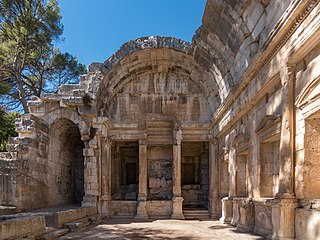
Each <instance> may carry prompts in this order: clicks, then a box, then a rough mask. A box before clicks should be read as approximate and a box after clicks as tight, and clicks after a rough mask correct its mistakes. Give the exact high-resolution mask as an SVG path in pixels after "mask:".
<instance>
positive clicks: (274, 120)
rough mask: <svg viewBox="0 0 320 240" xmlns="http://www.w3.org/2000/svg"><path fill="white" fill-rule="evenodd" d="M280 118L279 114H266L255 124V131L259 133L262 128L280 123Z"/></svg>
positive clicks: (265, 128)
mask: <svg viewBox="0 0 320 240" xmlns="http://www.w3.org/2000/svg"><path fill="white" fill-rule="evenodd" d="M280 120H281V117H280V116H279V115H267V116H265V117H264V118H263V119H262V120H261V122H260V123H259V125H258V126H257V129H256V132H257V133H260V132H263V131H264V130H267V129H269V128H271V127H274V126H275V125H277V124H279V123H280Z"/></svg>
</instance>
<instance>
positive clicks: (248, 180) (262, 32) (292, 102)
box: [0, 0, 320, 239]
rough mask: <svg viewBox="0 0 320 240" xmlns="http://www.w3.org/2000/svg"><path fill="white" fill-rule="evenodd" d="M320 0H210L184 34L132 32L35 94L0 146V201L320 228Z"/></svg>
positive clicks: (309, 234)
mask: <svg viewBox="0 0 320 240" xmlns="http://www.w3.org/2000/svg"><path fill="white" fill-rule="evenodd" d="M319 2H320V1H319V0H281V1H280V0H254V1H253V0H241V1H240V0H225V1H218V0H208V1H207V5H206V8H205V12H204V16H203V20H202V26H201V27H200V28H199V29H198V30H196V33H195V35H194V37H193V40H192V43H188V42H185V41H183V40H180V39H176V38H172V37H159V36H152V37H143V38H139V39H136V40H133V41H129V42H127V43H125V44H124V45H123V46H122V47H121V48H120V50H119V51H117V52H116V53H115V54H114V55H112V56H111V57H110V58H109V59H107V60H106V61H105V62H104V63H92V64H91V65H90V66H89V68H88V70H89V72H88V74H86V75H84V76H82V77H81V79H80V83H79V84H76V85H62V86H61V87H60V89H59V92H58V93H54V94H44V95H43V96H42V98H41V99H38V98H34V99H33V100H32V101H30V102H29V103H28V106H29V109H30V114H24V115H22V116H21V119H19V121H18V122H17V129H18V132H19V137H16V138H12V139H10V142H9V145H8V149H9V152H8V153H1V155H0V189H1V191H0V205H1V207H0V213H1V214H2V215H4V214H9V213H13V212H23V211H26V210H32V209H36V208H45V207H51V206H59V205H61V206H63V205H65V204H79V205H80V204H81V206H82V207H89V208H90V209H94V210H90V211H93V212H98V214H100V215H102V216H103V217H107V218H116V217H122V218H136V219H148V218H167V219H169V218H172V219H185V218H187V219H188V218H190V216H192V214H195V213H197V214H200V213H201V214H202V216H203V217H205V216H206V217H209V218H212V219H220V220H221V221H222V222H224V223H231V224H232V225H234V226H235V227H236V228H237V229H238V230H241V231H251V232H254V233H257V234H259V235H262V236H265V237H267V238H269V239H320V230H319V229H320V4H319ZM71 215H72V214H71ZM35 221H39V222H41V224H44V223H43V221H44V220H43V219H41V218H40V217H39V219H36V220H35ZM35 231H39V230H38V229H37V230H35Z"/></svg>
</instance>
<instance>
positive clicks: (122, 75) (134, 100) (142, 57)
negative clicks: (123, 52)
mask: <svg viewBox="0 0 320 240" xmlns="http://www.w3.org/2000/svg"><path fill="white" fill-rule="evenodd" d="M121 95H123V96H121ZM124 95H127V97H124ZM187 96H191V98H192V99H193V100H192V101H193V103H190V104H189V103H188V100H187V99H186V97H187ZM119 97H120V98H121V97H123V98H122V100H116V98H119ZM115 101H118V102H115ZM197 101H199V102H200V103H198V102H197ZM151 102H153V103H154V104H151ZM220 103H221V101H220V96H219V92H218V86H217V85H216V83H215V81H214V80H213V76H211V75H210V73H209V72H207V71H206V70H205V69H203V68H202V67H201V66H200V65H199V64H197V63H196V62H195V61H194V59H193V56H192V55H189V54H187V53H185V52H181V51H177V50H176V49H170V48H152V49H144V50H140V51H138V52H135V53H133V54H131V55H128V56H126V57H124V58H123V59H122V60H121V61H120V62H119V63H117V64H115V65H114V67H113V68H112V69H110V70H109V72H108V73H107V74H106V76H105V77H104V78H103V79H102V80H101V82H100V85H99V90H98V93H97V111H98V114H99V115H100V116H107V117H111V119H112V118H113V117H112V115H117V114H118V115H119V114H120V113H116V112H117V110H116V109H115V108H119V109H124V108H126V109H133V108H135V109H137V110H139V111H140V114H139V115H142V114H145V113H152V114H160V115H166V116H168V115H176V116H177V115H179V114H180V115H181V114H182V113H179V110H180V109H183V108H184V107H185V108H186V109H187V108H190V107H188V106H191V105H192V106H196V105H198V106H199V107H198V109H200V111H202V113H205V114H206V116H204V115H205V114H202V115H201V113H200V114H199V117H198V118H193V119H197V120H199V119H201V120H200V121H202V120H203V121H204V122H205V121H207V122H208V121H209V120H210V119H211V117H212V115H213V113H214V112H215V110H216V109H217V108H218V106H219V105H220ZM121 104H122V105H121ZM148 104H151V105H150V106H148ZM179 104H182V105H179ZM183 104H184V105H183ZM159 106H160V107H159ZM148 107H149V108H152V109H153V110H150V111H149V110H146V112H143V111H142V112H141V110H142V109H148ZM166 109H167V110H168V111H171V113H165V112H167V110H166ZM139 111H138V112H139ZM118 112H119V111H118ZM172 112H174V113H172ZM125 115H132V113H128V112H127V113H125ZM186 115H188V114H186ZM118 118H121V117H118ZM178 118H179V117H178ZM191 119H192V117H191V116H189V117H187V119H182V121H192V120H191ZM131 121H132V119H131ZM137 121H138V120H137Z"/></svg>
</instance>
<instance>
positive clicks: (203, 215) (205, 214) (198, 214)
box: [183, 208, 210, 220]
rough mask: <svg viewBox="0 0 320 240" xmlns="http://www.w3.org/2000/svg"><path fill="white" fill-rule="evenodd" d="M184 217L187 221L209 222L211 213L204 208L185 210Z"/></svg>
mask: <svg viewBox="0 0 320 240" xmlns="http://www.w3.org/2000/svg"><path fill="white" fill-rule="evenodd" d="M183 215H184V217H185V219H186V220H209V219H210V214H209V211H208V210H207V209H203V208H186V209H183Z"/></svg>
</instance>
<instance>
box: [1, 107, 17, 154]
mask: <svg viewBox="0 0 320 240" xmlns="http://www.w3.org/2000/svg"><path fill="white" fill-rule="evenodd" d="M18 117H20V115H19V113H16V112H10V113H6V112H5V111H3V110H1V109H0V152H5V151H6V146H7V143H8V138H9V137H16V136H18V133H17V132H16V128H15V124H14V123H15V120H16V119H17V118H18Z"/></svg>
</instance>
